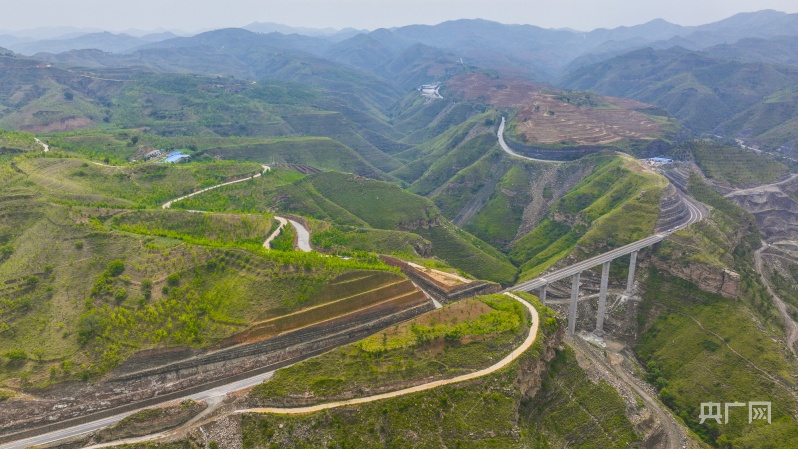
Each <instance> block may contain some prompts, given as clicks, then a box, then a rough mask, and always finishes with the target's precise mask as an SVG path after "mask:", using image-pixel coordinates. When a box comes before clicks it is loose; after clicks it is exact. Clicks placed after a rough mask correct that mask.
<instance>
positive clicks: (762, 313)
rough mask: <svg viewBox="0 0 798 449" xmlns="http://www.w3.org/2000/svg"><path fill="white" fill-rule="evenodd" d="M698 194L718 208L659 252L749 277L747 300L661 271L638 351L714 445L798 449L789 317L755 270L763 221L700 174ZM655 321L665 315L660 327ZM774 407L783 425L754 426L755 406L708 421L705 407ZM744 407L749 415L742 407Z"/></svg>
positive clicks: (654, 274)
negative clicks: (722, 420)
mask: <svg viewBox="0 0 798 449" xmlns="http://www.w3.org/2000/svg"><path fill="white" fill-rule="evenodd" d="M690 191H691V193H692V194H693V195H694V196H695V197H696V198H697V199H699V200H701V201H703V202H705V203H707V204H709V205H711V206H713V211H712V214H711V216H710V218H709V219H708V220H706V222H704V223H701V225H700V226H698V225H693V226H691V227H690V228H688V229H687V230H685V231H680V233H679V234H680V235H679V236H677V238H675V239H673V240H672V241H671V242H668V243H669V244H668V245H662V246H660V247H659V248H658V249H657V251H656V253H655V256H656V257H659V258H661V259H663V260H665V261H667V262H668V263H671V264H696V263H700V264H707V265H714V266H719V267H721V268H727V267H728V268H731V269H733V270H735V271H737V272H738V273H740V274H741V277H742V279H741V285H740V297H739V299H738V300H736V301H734V300H729V299H725V298H723V297H721V296H718V295H714V294H710V293H706V292H703V291H701V290H699V289H698V287H697V286H695V285H694V284H691V283H690V282H687V281H684V280H682V279H679V278H675V277H672V276H670V275H668V274H666V273H662V272H658V271H656V270H653V269H652V271H651V272H650V274H649V278H648V280H647V282H646V291H645V295H644V301H643V303H642V306H641V310H640V314H639V324H640V326H641V328H640V333H641V335H642V338H641V340H640V341H639V342H638V344H637V347H636V348H635V351H636V353H637V354H638V357H640V359H641V360H643V361H644V362H646V363H647V370H648V377H649V380H650V381H651V382H652V383H653V384H654V385H655V386H656V387H657V388H658V389H659V390H660V398H661V399H662V400H663V402H664V403H665V404H666V405H668V406H669V407H670V408H672V409H673V410H674V412H675V413H676V414H677V415H678V416H680V417H681V418H682V419H683V420H684V421H685V422H686V423H687V425H688V426H689V427H690V428H691V429H693V430H694V431H695V432H696V433H697V434H698V435H700V436H701V437H702V438H704V439H705V441H707V442H709V443H711V444H713V445H719V446H723V445H733V447H738V446H739V447H767V446H761V444H762V442H778V446H777V447H780V448H781V447H784V448H789V447H798V432H796V430H795V429H796V420H795V418H794V415H795V411H796V410H797V409H798V401H797V400H796V398H795V397H794V396H793V395H792V394H791V393H790V391H791V390H794V389H795V385H796V382H795V373H796V372H797V371H798V366H796V363H795V360H794V357H793V356H792V355H791V354H790V353H789V351H788V350H787V349H786V348H785V347H783V345H782V344H781V343H779V341H777V340H776V337H779V336H781V335H782V334H783V330H782V329H781V319H780V318H779V316H778V314H777V313H776V311H775V310H774V309H773V307H772V305H771V303H770V298H769V295H768V294H767V292H766V290H765V289H764V287H763V286H762V285H761V284H760V283H759V280H758V277H757V275H756V273H755V272H754V270H753V260H752V253H753V249H754V248H755V247H757V246H758V245H759V234H758V231H757V229H756V225H755V222H754V219H753V217H751V215H750V214H748V213H747V212H745V211H743V210H742V209H740V208H738V207H736V206H735V205H734V204H733V203H731V202H729V201H728V200H726V199H725V198H723V197H721V196H720V195H718V194H717V193H715V192H714V191H713V190H711V189H710V188H709V187H708V186H706V185H704V184H702V183H701V181H700V178H698V177H697V176H693V177H691V179H690ZM649 317H656V319H655V320H654V321H653V323H652V322H650V318H649ZM735 401H738V402H747V401H772V403H773V424H771V425H767V424H765V423H756V422H755V423H753V424H750V425H749V424H748V421H747V410H746V411H741V410H742V409H732V416H731V418H730V420H729V423H728V424H716V423H715V422H714V421H706V422H705V423H704V424H699V419H698V415H699V412H700V410H699V407H700V404H701V403H702V402H735ZM738 410H740V411H738Z"/></svg>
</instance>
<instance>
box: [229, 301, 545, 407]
mask: <svg viewBox="0 0 798 449" xmlns="http://www.w3.org/2000/svg"><path fill="white" fill-rule="evenodd" d="M504 294H505V295H507V296H510V297H512V298H513V299H515V300H516V301H518V302H520V303H521V304H523V305H524V306H525V307H526V308H527V309H529V312H530V313H531V314H532V326H531V327H530V330H529V335H527V337H526V339H525V340H524V342H523V343H521V345H520V346H518V347H517V348H515V349H514V350H513V352H511V353H510V354H508V355H507V356H506V357H504V358H503V359H501V360H500V361H499V362H497V363H495V364H493V365H491V366H489V367H487V368H484V369H481V370H479V371H475V372H473V373H468V374H464V375H462V376H457V377H453V378H451V379H441V380H436V381H434V382H429V383H426V384H421V385H416V386H415V387H410V388H405V389H402V390H396V391H391V392H388V393H382V394H377V395H374V396H366V397H363V398H355V399H348V400H346V401H336V402H328V403H326V404H318V405H311V406H308V407H291V408H289V407H260V408H249V409H242V410H236V411H235V412H233V413H276V414H283V415H295V414H301V413H313V412H317V411H320V410H328V409H331V408H337V407H344V406H347V405H356V404H365V403H367V402H374V401H379V400H382V399H390V398H395V397H397V396H403V395H406V394H410V393H417V392H419V391H426V390H431V389H433V388H437V387H440V386H443V385H450V384H454V383H459V382H464V381H467V380H472V379H476V378H479V377H482V376H486V375H488V374H491V373H494V372H496V371H498V370H500V369H502V368H504V367H505V366H507V365H509V364H510V363H512V362H513V361H514V360H515V359H517V358H518V357H519V356H520V355H521V354H523V353H524V351H526V350H527V349H529V348H531V347H532V345H533V344H534V343H535V339H536V338H537V334H538V324H539V323H540V318H539V316H538V311H537V310H536V309H535V307H533V306H532V304H530V303H528V302H527V301H525V300H523V299H521V298H520V297H518V296H516V295H514V294H512V293H509V292H505V293H504Z"/></svg>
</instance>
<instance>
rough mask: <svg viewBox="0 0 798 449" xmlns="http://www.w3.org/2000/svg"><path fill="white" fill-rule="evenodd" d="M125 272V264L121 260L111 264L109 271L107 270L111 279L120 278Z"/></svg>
mask: <svg viewBox="0 0 798 449" xmlns="http://www.w3.org/2000/svg"><path fill="white" fill-rule="evenodd" d="M124 271H125V263H124V262H122V261H121V260H119V259H117V260H114V261H113V262H111V263H109V264H108V269H106V273H108V276H111V277H115V276H119V275H120V274H122V273H123V272H124Z"/></svg>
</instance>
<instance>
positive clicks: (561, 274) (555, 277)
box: [508, 232, 669, 292]
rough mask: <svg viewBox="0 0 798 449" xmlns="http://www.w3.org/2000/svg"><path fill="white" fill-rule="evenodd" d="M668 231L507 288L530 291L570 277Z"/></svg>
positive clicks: (654, 240) (646, 244) (650, 242)
mask: <svg viewBox="0 0 798 449" xmlns="http://www.w3.org/2000/svg"><path fill="white" fill-rule="evenodd" d="M668 235H669V234H668V233H665V232H663V233H659V234H654V235H652V236H650V237H646V238H644V239H642V240H638V241H636V242H632V243H630V244H628V245H626V246H622V247H620V248H616V249H614V250H611V251H607V252H606V253H604V254H600V255H598V256H596V257H591V258H590V259H587V260H583V261H582V262H577V263H575V264H573V265H571V266H569V267H565V268H563V269H561V270H557V271H554V272H552V273H549V274H546V275H544V276H540V277H537V278H535V279H530V280H528V281H525V282H522V283H520V284H517V285H514V286H512V287H510V288H509V289H508V290H520V291H526V292H528V291H532V290H535V289H538V288H540V287H543V286H544V285H548V284H550V283H552V282H556V281H559V280H561V279H565V278H567V277H571V276H573V275H575V274H577V273H581V272H583V271H585V270H589V269H591V268H593V267H596V266H598V265H601V264H603V263H604V262H609V261H611V260H614V259H617V258H619V257H621V256H625V255H627V254H631V253H633V252H635V251H639V250H641V249H643V248H646V247H649V246H651V245H653V244H655V243H659V242H661V241H663V240H665V238H666V237H668Z"/></svg>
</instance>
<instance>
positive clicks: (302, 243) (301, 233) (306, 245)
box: [288, 218, 313, 253]
mask: <svg viewBox="0 0 798 449" xmlns="http://www.w3.org/2000/svg"><path fill="white" fill-rule="evenodd" d="M288 222H289V223H291V226H293V227H294V229H295V230H296V247H297V248H298V249H299V250H300V251H303V252H306V253H309V252H311V251H313V248H312V247H311V246H310V231H308V230H307V229H306V228H305V227H304V226H303V225H302V223H300V222H298V221H296V220H291V219H290V218H289V219H288Z"/></svg>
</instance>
